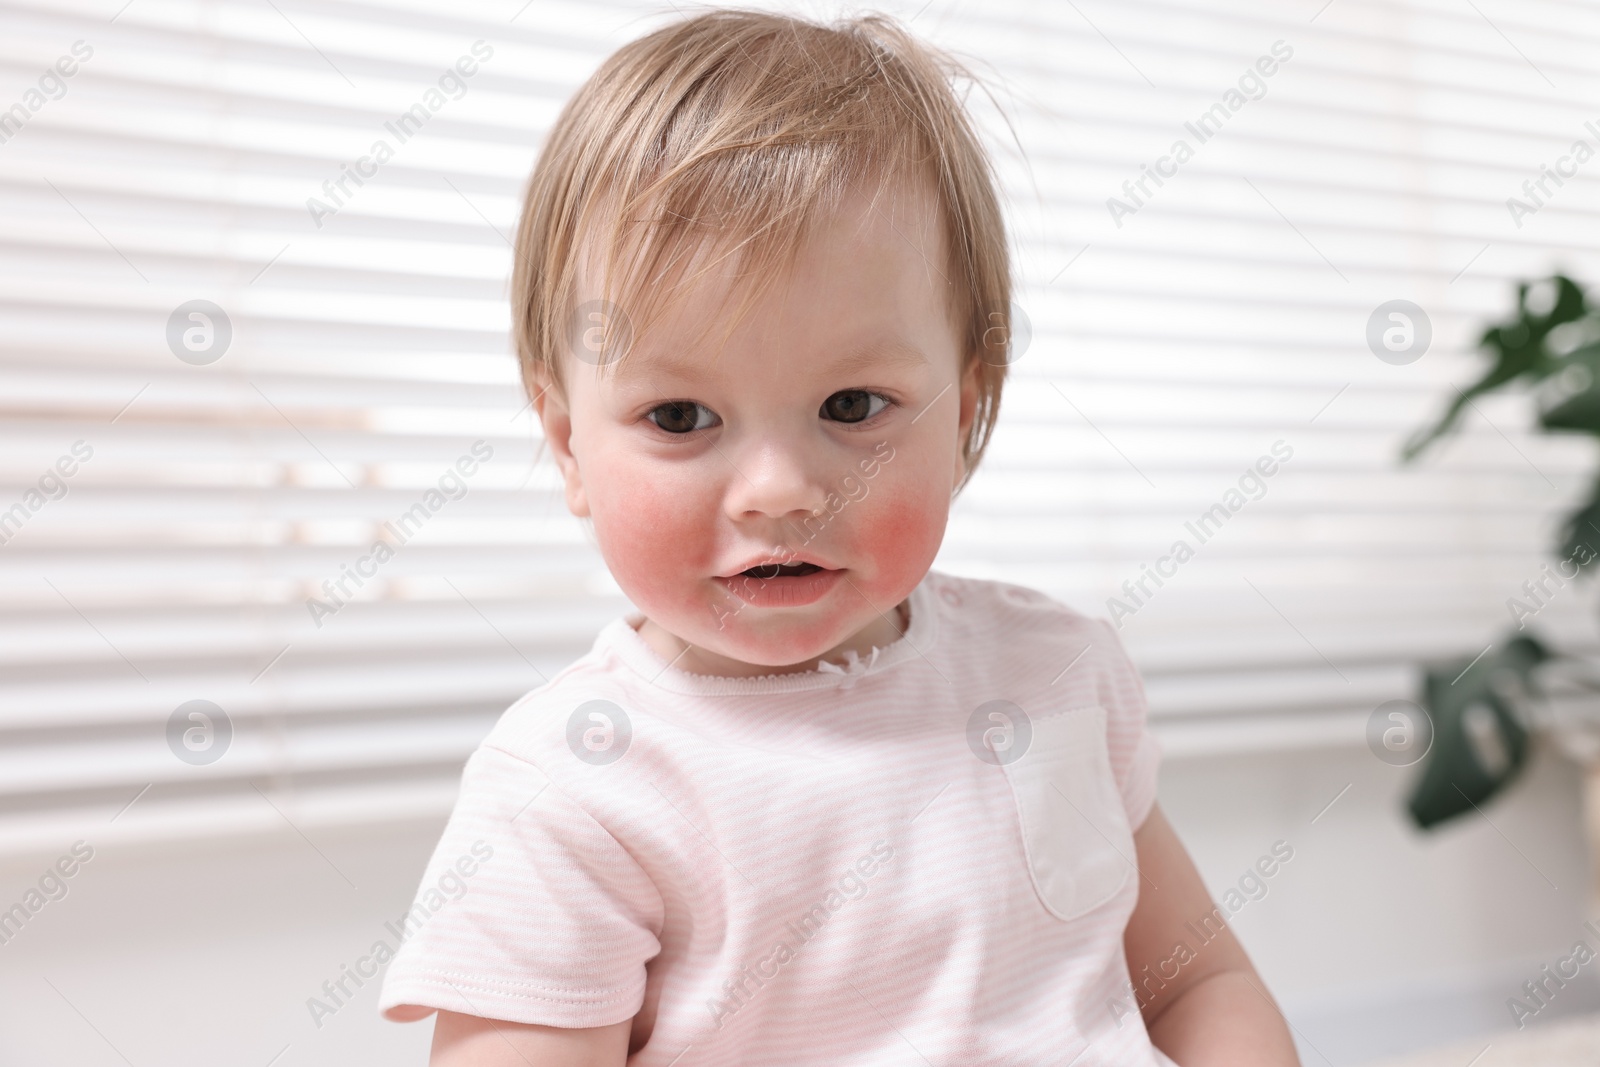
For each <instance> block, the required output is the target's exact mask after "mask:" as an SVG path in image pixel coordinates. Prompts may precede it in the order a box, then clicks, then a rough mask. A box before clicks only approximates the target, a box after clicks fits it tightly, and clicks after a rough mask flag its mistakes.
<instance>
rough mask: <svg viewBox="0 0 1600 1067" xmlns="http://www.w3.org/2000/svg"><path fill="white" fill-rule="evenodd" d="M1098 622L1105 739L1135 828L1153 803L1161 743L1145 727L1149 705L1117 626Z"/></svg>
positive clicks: (1124, 802) (1113, 768) (1129, 816)
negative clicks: (1103, 645) (1103, 651)
mask: <svg viewBox="0 0 1600 1067" xmlns="http://www.w3.org/2000/svg"><path fill="white" fill-rule="evenodd" d="M1097 622H1098V623H1099V625H1100V627H1101V628H1102V629H1103V630H1104V631H1105V641H1106V648H1107V655H1106V656H1104V657H1103V658H1102V659H1101V662H1102V663H1103V664H1104V665H1105V671H1106V678H1105V681H1104V683H1103V684H1104V686H1105V692H1104V698H1103V699H1104V703H1105V705H1106V745H1107V748H1108V749H1109V750H1110V753H1111V771H1112V774H1113V776H1114V777H1115V778H1116V780H1117V788H1118V789H1119V790H1120V791H1121V792H1122V803H1123V806H1124V807H1125V808H1126V809H1127V811H1128V825H1129V826H1131V827H1133V829H1135V830H1137V829H1138V828H1139V827H1140V826H1142V825H1143V824H1144V820H1145V819H1146V818H1147V817H1148V816H1149V814H1150V809H1151V808H1152V807H1154V806H1155V802H1156V777H1157V774H1158V772H1159V771H1160V768H1161V748H1160V746H1159V745H1158V744H1157V742H1156V738H1155V735H1154V734H1152V733H1151V732H1150V724H1149V721H1148V719H1149V705H1148V704H1147V703H1146V701H1145V694H1144V682H1143V681H1142V680H1141V679H1140V678H1139V671H1138V669H1137V668H1136V667H1134V665H1133V661H1132V660H1131V659H1129V658H1128V652H1127V650H1126V649H1124V648H1123V647H1122V640H1121V638H1119V637H1118V636H1117V631H1116V629H1115V628H1113V627H1112V625H1111V624H1110V623H1109V622H1106V621H1105V620H1104V619H1100V620H1097Z"/></svg>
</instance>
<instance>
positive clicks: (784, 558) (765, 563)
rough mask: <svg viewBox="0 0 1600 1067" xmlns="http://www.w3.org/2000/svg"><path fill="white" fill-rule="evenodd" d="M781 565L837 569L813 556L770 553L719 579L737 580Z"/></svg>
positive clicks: (747, 561) (753, 557)
mask: <svg viewBox="0 0 1600 1067" xmlns="http://www.w3.org/2000/svg"><path fill="white" fill-rule="evenodd" d="M780 563H781V564H787V565H790V566H792V565H794V564H796V563H809V564H811V565H812V566H813V567H820V568H821V569H823V570H825V571H831V570H835V569H837V568H834V567H831V566H829V565H828V564H827V563H824V562H823V561H822V560H820V559H816V558H815V557H813V556H802V555H773V554H772V553H770V552H769V553H767V554H766V555H763V556H752V557H751V558H750V559H748V560H746V561H745V562H743V563H741V564H739V565H738V566H736V567H734V568H733V569H732V570H730V571H728V572H727V573H726V574H723V575H720V576H719V577H722V578H736V577H738V576H739V575H741V574H743V573H744V572H745V571H748V570H753V569H755V568H757V567H775V566H777V565H778V564H780Z"/></svg>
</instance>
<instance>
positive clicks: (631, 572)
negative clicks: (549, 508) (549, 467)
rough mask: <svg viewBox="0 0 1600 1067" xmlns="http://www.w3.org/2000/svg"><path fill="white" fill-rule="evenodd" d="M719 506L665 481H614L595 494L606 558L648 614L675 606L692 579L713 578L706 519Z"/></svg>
mask: <svg viewBox="0 0 1600 1067" xmlns="http://www.w3.org/2000/svg"><path fill="white" fill-rule="evenodd" d="M715 507H716V505H715V502H714V501H711V500H701V499H698V497H697V494H696V492H695V488H694V486H692V485H678V484H676V483H675V482H673V481H672V480H670V479H661V478H659V477H658V478H617V477H615V476H612V477H609V478H607V479H605V485H604V488H603V489H602V491H601V492H599V493H591V496H590V511H591V514H592V515H593V516H594V529H595V537H596V539H597V540H598V541H599V543H600V553H601V555H602V556H604V557H605V561H606V566H607V567H608V568H609V569H610V571H611V574H612V576H613V577H614V578H616V580H617V584H618V585H620V586H622V588H623V591H624V592H626V593H627V594H628V596H629V598H630V599H632V600H633V601H634V602H635V603H636V604H637V605H638V606H639V607H640V608H641V609H642V610H646V611H648V610H649V609H650V608H651V607H654V608H656V609H657V610H659V609H660V608H661V607H663V606H666V604H671V603H675V602H676V601H678V600H679V599H680V598H681V596H682V592H683V587H684V582H685V579H686V578H694V577H700V576H702V575H705V574H709V573H710V569H711V568H712V567H713V566H714V564H713V561H712V554H713V550H714V547H715V545H714V542H713V537H712V535H713V529H712V525H711V524H710V523H708V522H707V521H706V518H705V516H706V514H707V510H706V509H708V508H710V509H713V510H714V509H715ZM664 602H665V603H664Z"/></svg>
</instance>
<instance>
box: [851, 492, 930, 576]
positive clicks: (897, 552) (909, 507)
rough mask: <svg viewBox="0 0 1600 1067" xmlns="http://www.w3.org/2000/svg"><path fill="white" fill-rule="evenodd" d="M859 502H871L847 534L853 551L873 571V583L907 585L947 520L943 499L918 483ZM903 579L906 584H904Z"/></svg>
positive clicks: (926, 559) (926, 563) (923, 566)
mask: <svg viewBox="0 0 1600 1067" xmlns="http://www.w3.org/2000/svg"><path fill="white" fill-rule="evenodd" d="M873 496H875V497H876V499H875V500H874V499H873V498H872V497H868V498H867V499H866V500H864V501H863V503H870V504H872V505H874V506H873V507H872V509H871V511H870V512H866V511H864V512H863V515H862V518H863V520H864V521H862V522H861V523H859V524H858V525H857V526H856V529H855V536H854V537H853V538H852V541H853V544H852V546H851V547H852V549H853V553H854V554H855V555H856V556H857V557H858V558H860V559H861V562H862V563H867V562H868V561H870V564H871V566H872V568H873V570H874V572H875V573H874V578H875V584H878V583H882V584H884V585H896V586H906V587H907V591H909V588H910V587H911V586H915V585H916V583H917V582H919V581H921V580H922V576H923V575H924V574H926V573H927V569H928V566H929V565H930V564H931V563H932V562H933V557H934V556H935V555H937V554H938V551H939V545H940V543H941V542H943V540H944V529H945V523H946V521H947V519H948V518H949V510H950V507H949V502H948V501H946V500H944V499H942V498H941V497H940V495H939V494H938V493H937V492H934V493H932V494H930V493H929V492H928V491H927V490H926V489H925V488H923V487H921V486H916V485H912V486H906V487H905V488H903V489H896V490H890V489H888V488H885V489H883V490H882V491H881V492H878V493H875V494H873ZM908 583H909V584H908Z"/></svg>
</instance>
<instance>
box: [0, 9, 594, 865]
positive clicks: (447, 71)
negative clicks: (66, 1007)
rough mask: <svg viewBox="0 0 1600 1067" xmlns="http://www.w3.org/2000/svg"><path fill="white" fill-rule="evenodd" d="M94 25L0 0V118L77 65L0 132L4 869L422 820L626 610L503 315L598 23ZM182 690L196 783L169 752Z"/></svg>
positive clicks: (438, 18)
mask: <svg viewBox="0 0 1600 1067" xmlns="http://www.w3.org/2000/svg"><path fill="white" fill-rule="evenodd" d="M118 6H119V5H117V4H106V3H79V4H60V3H50V4H42V3H41V4H15V3H13V4H4V5H0V26H3V30H0V100H4V101H5V105H9V104H10V103H11V102H12V101H14V100H24V93H25V92H26V90H27V89H28V87H29V86H35V87H37V86H38V85H39V79H40V77H41V74H42V72H44V71H45V70H46V69H47V68H49V67H50V66H51V65H53V64H54V62H55V60H56V58H57V57H58V56H61V55H71V54H72V49H73V45H74V42H78V41H81V42H83V44H82V45H80V46H79V51H80V52H86V53H88V54H87V55H86V57H85V58H82V60H81V62H80V64H79V67H78V69H77V70H76V71H75V72H74V74H73V76H72V77H70V78H64V79H62V80H61V82H60V85H64V86H65V91H64V93H61V92H58V91H57V90H58V84H57V82H56V81H54V80H52V79H50V78H46V89H48V90H50V91H51V92H50V93H48V94H44V95H43V97H42V99H41V100H40V101H39V103H40V105H41V106H39V107H38V108H37V109H36V110H35V109H33V108H28V113H27V115H26V116H25V121H22V122H20V125H19V126H18V128H16V129H15V130H13V131H11V134H10V136H9V137H8V138H7V139H6V140H5V141H4V143H0V198H3V201H4V204H5V210H4V211H3V212H0V508H11V509H12V514H13V519H12V522H11V524H10V525H9V526H7V525H4V520H3V519H0V540H4V542H5V543H4V544H3V545H0V850H3V849H14V848H25V847H32V846H35V845H39V846H47V847H55V845H56V844H57V843H58V841H59V840H60V839H63V837H64V835H65V837H66V838H67V839H70V838H71V837H73V836H83V835H85V834H89V833H94V834H97V835H100V838H104V837H110V836H115V835H151V834H170V833H187V832H197V831H202V830H203V831H207V832H213V831H215V832H223V831H230V830H236V829H240V828H243V827H248V826H257V825H259V826H273V825H276V826H278V827H280V828H281V827H282V826H283V822H284V819H285V818H288V819H290V820H292V821H293V822H294V823H295V824H296V825H297V826H305V825H308V824H313V823H316V822H318V821H323V820H330V819H349V818H369V817H384V818H390V817H397V816H406V815H411V814H416V813H419V812H428V813H437V812H441V811H443V810H446V807H447V805H448V804H449V802H450V800H451V797H452V795H453V790H454V786H455V781H456V777H457V775H458V772H459V767H460V763H461V761H462V759H463V758H464V757H465V755H466V753H467V752H469V751H470V750H471V748H472V747H473V746H474V745H475V744H476V743H477V741H478V740H479V739H480V738H481V737H482V735H483V733H484V732H485V730H486V729H487V727H488V726H489V724H490V723H491V722H492V721H493V718H494V717H495V716H496V715H497V714H498V713H499V712H500V711H501V710H503V709H504V707H505V706H506V705H507V703H509V701H510V700H512V699H514V698H515V697H516V696H517V695H518V694H520V693H521V692H523V691H525V690H527V689H529V688H531V687H533V686H535V685H537V684H539V682H540V680H541V678H542V677H548V676H549V675H551V674H552V673H553V672H554V671H556V670H558V669H559V668H560V667H561V666H563V665H564V664H565V663H566V662H568V661H570V660H571V659H572V658H573V657H574V656H576V655H577V654H578V653H579V652H581V651H582V650H583V649H584V648H586V647H587V646H588V644H589V643H590V641H591V640H592V638H593V635H594V632H595V631H596V630H597V629H598V627H599V626H600V625H601V624H602V623H603V622H604V620H606V619H607V618H610V617H612V616H613V615H615V614H616V613H617V612H618V611H619V610H621V609H622V608H623V607H624V606H625V605H624V602H623V601H622V600H621V599H620V597H619V596H617V595H616V593H615V590H614V587H612V586H610V584H609V582H608V581H607V580H606V578H605V575H604V570H603V567H602V566H601V565H600V563H599V560H598V555H597V553H596V552H595V551H594V550H593V548H592V547H591V546H590V545H589V543H588V542H587V541H586V539H585V538H584V536H583V534H582V532H581V530H580V529H579V528H578V526H577V524H576V523H575V521H574V520H572V519H571V518H570V517H569V516H568V515H567V514H566V511H565V508H564V506H563V505H562V502H561V500H560V497H559V494H558V493H557V492H555V491H554V490H555V482H554V480H553V477H552V470H551V467H550V465H549V464H548V462H545V463H539V464H536V463H535V451H534V449H535V438H534V434H533V424H532V421H531V418H530V416H529V413H528V412H527V411H526V409H525V403H524V398H523V397H522V395H521V393H520V390H519V386H518V384H517V382H516V380H515V367H514V361H513V360H512V359H511V357H510V355H509V351H510V350H509V344H508V338H507V310H506V303H505V293H506V285H507V278H508V275H509V268H510V263H511V253H510V248H509V246H508V242H507V240H506V238H507V237H509V235H510V234H511V233H512V227H513V224H514V220H515V216H516V211H517V206H518V200H519V194H520V190H521V187H522V184H523V182H524V181H525V180H526V177H527V172H528V169H529V167H530V166H531V163H532V160H533V158H534V152H535V149H536V146H537V144H538V142H539V140H540V138H541V136H542V132H543V130H544V129H545V128H546V127H547V125H548V122H549V120H550V119H551V117H552V116H553V115H554V113H555V111H556V109H557V108H558V107H559V105H560V103H561V101H563V100H564V99H565V97H566V96H567V95H568V94H569V93H570V91H571V89H572V88H573V87H575V85H576V84H577V83H578V82H579V81H580V80H581V79H582V77H584V76H586V74H587V72H588V70H590V69H592V67H593V66H594V65H595V64H596V63H598V61H599V59H600V57H601V56H602V55H603V54H604V53H605V52H607V51H609V50H610V48H612V47H614V45H615V44H616V43H617V42H616V41H613V40H610V39H607V38H606V37H605V36H604V35H603V34H604V32H605V31H604V30H603V29H601V28H597V27H596V26H595V25H594V19H593V17H592V15H591V14H589V13H588V12H586V11H585V10H584V9H582V8H579V7H577V6H572V5H568V6H562V5H554V4H547V3H543V2H541V4H540V5H539V9H538V11H537V12H535V11H529V12H527V13H525V15H524V16H523V19H524V20H526V21H519V22H517V23H511V22H510V21H509V20H510V17H511V15H512V14H514V13H515V9H514V8H508V7H507V6H506V5H502V4H480V5H465V6H463V5H456V6H453V7H452V8H450V9H448V10H447V9H441V8H438V7H436V6H433V5H417V6H415V7H412V8H410V9H407V8H404V7H402V6H399V5H361V4H333V3H317V4H294V3H285V2H280V3H277V4H276V6H274V5H270V4H268V5H263V4H257V3H234V4H227V3H222V4H179V3H162V2H159V0H135V3H133V4H132V5H129V6H128V7H127V8H126V9H124V10H122V11H121V12H120V14H119V13H118V12H117V7H118ZM113 15H116V19H115V21H114V22H112V21H110V19H111V17H112V16H113ZM533 15H537V18H530V17H529V16H533ZM613 21H615V22H620V21H621V17H620V16H619V17H618V18H616V19H614V20H613ZM469 72H470V73H469ZM52 96H58V97H59V98H51V97H52ZM23 106H24V107H25V108H26V107H27V104H26V102H25V101H24V104H23ZM419 109H420V110H419ZM407 113H409V115H410V118H409V119H407V120H402V119H401V118H400V116H402V115H405V114H407ZM424 120H425V121H424ZM0 132H5V128H4V127H0ZM378 142H383V143H385V144H386V145H387V146H388V149H389V151H390V152H392V155H390V156H387V157H384V153H383V152H382V150H380V149H377V148H376V147H375V146H376V145H377V143H378ZM362 157H367V158H366V160H365V161H363V160H362ZM341 164H345V165H348V167H349V168H356V169H358V172H359V173H361V174H362V175H364V181H365V184H361V185H357V184H356V183H355V182H354V180H353V179H350V178H346V177H344V175H345V174H346V172H347V171H346V167H343V166H341ZM341 178H343V188H340V187H339V185H338V183H339V181H340V179H341ZM324 182H328V183H329V185H330V188H324ZM310 198H316V200H317V201H319V204H317V205H314V206H316V207H317V212H316V214H315V216H314V214H313V212H312V211H311V210H310V209H308V205H307V201H308V199H310ZM319 223H320V225H319ZM191 301H207V302H209V303H210V304H212V305H215V306H216V307H218V308H220V309H222V312H223V313H224V314H225V316H226V319H227V321H228V323H229V324H230V326H231V341H230V342H229V344H228V347H227V349H226V350H225V352H223V353H222V355H221V357H220V358H217V359H215V361H212V362H207V360H206V356H207V354H208V353H207V352H206V351H205V350H204V349H205V344H206V342H207V338H206V337H205V336H204V332H205V330H207V329H208V328H209V329H211V330H212V331H213V334H212V340H213V341H214V340H215V338H216V337H217V336H218V334H217V333H216V332H215V331H218V330H221V329H222V326H221V319H220V317H219V316H217V315H215V314H213V313H211V312H209V311H207V310H206V309H205V308H201V313H202V314H205V315H207V316H208V318H209V320H210V322H209V325H208V323H207V321H206V320H203V319H190V318H188V317H187V313H185V314H184V315H180V316H179V321H178V323H177V325H176V328H175V330H174V332H175V334H176V336H177V339H178V345H177V347H178V349H179V350H182V351H183V352H184V353H186V354H187V356H188V359H187V360H185V359H180V358H179V356H178V355H176V354H175V351H174V349H173V348H172V347H171V346H170V345H169V340H168V332H169V324H168V320H169V316H171V315H172V314H173V312H174V310H175V309H177V308H179V306H180V305H186V304H188V303H189V302H191ZM190 330H198V331H201V332H200V333H197V334H194V335H192V336H191V338H190V341H191V342H193V343H194V344H195V345H197V346H199V347H200V348H201V351H189V349H187V348H185V347H184V340H183V335H184V332H185V331H190ZM75 449H76V450H77V453H79V455H78V456H76V457H75V454H74V450H75ZM60 457H67V458H68V462H66V463H64V464H63V469H66V468H68V467H71V468H72V470H71V474H70V477H65V478H63V479H62V480H59V481H58V480H57V479H58V477H59V474H52V473H50V472H52V471H53V470H54V465H55V464H56V462H57V461H58V458H60ZM74 464H75V465H74ZM63 486H64V488H63ZM63 493H64V495H63ZM14 505H17V506H20V507H21V509H22V510H21V511H20V512H18V511H17V510H16V507H14ZM385 524H390V525H389V527H388V528H387V529H386V525H385ZM375 544H382V545H383V546H384V548H383V549H382V550H380V551H379V552H377V553H375V552H374V550H373V546H374V545H375ZM363 571H364V572H366V573H365V574H361V575H359V580H358V577H357V576H353V575H352V572H363ZM325 582H326V583H328V585H327V586H325V585H324V583H325ZM312 597H315V598H317V599H318V601H320V602H321V605H322V606H321V607H319V608H318V610H317V612H316V614H313V612H312V611H311V610H310V609H309V608H308V603H307V601H308V598H312ZM190 701H208V702H210V703H211V704H214V705H215V706H216V707H217V708H220V709H221V710H222V712H223V713H224V715H225V716H226V719H225V721H224V720H223V719H222V718H221V717H219V716H218V715H216V714H212V713H211V712H209V711H206V709H205V708H204V706H197V707H199V708H200V710H201V711H202V713H204V714H209V715H210V716H211V720H212V722H211V726H210V728H211V730H212V731H213V733H212V735H211V745H212V748H210V749H209V750H202V755H204V754H205V753H207V752H215V751H219V750H220V749H219V748H218V747H217V746H219V745H220V743H221V742H220V738H221V736H222V734H223V733H224V732H226V730H227V728H228V726H230V725H231V729H232V737H231V741H230V742H229V744H228V747H227V750H226V751H225V752H224V753H223V755H222V756H221V758H219V759H216V760H215V761H213V762H209V763H206V762H185V761H184V760H181V759H179V758H178V757H177V756H176V755H175V753H174V750H173V749H172V748H171V747H169V740H168V737H167V733H166V731H167V724H168V720H169V716H171V715H172V714H173V713H174V711H175V710H176V709H178V708H179V707H180V706H181V705H186V704H187V703H188V702H190ZM189 728H193V729H196V730H202V731H203V730H204V729H205V728H206V727H205V720H202V719H190V718H188V717H187V713H185V716H184V717H183V719H182V721H181V722H180V724H179V729H178V731H177V738H178V741H179V747H180V748H181V747H182V737H183V731H184V730H185V729H189ZM193 740H194V741H195V742H196V743H197V744H198V743H203V742H204V741H205V740H206V738H205V737H204V736H203V734H196V735H193ZM184 751H188V750H187V749H184ZM199 758H200V757H196V759H197V760H198V759H199ZM135 798H137V799H135ZM130 801H133V803H132V805H131V806H129V807H126V810H123V809H124V807H125V806H126V805H128V804H129V802H130ZM97 839H99V838H97Z"/></svg>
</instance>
